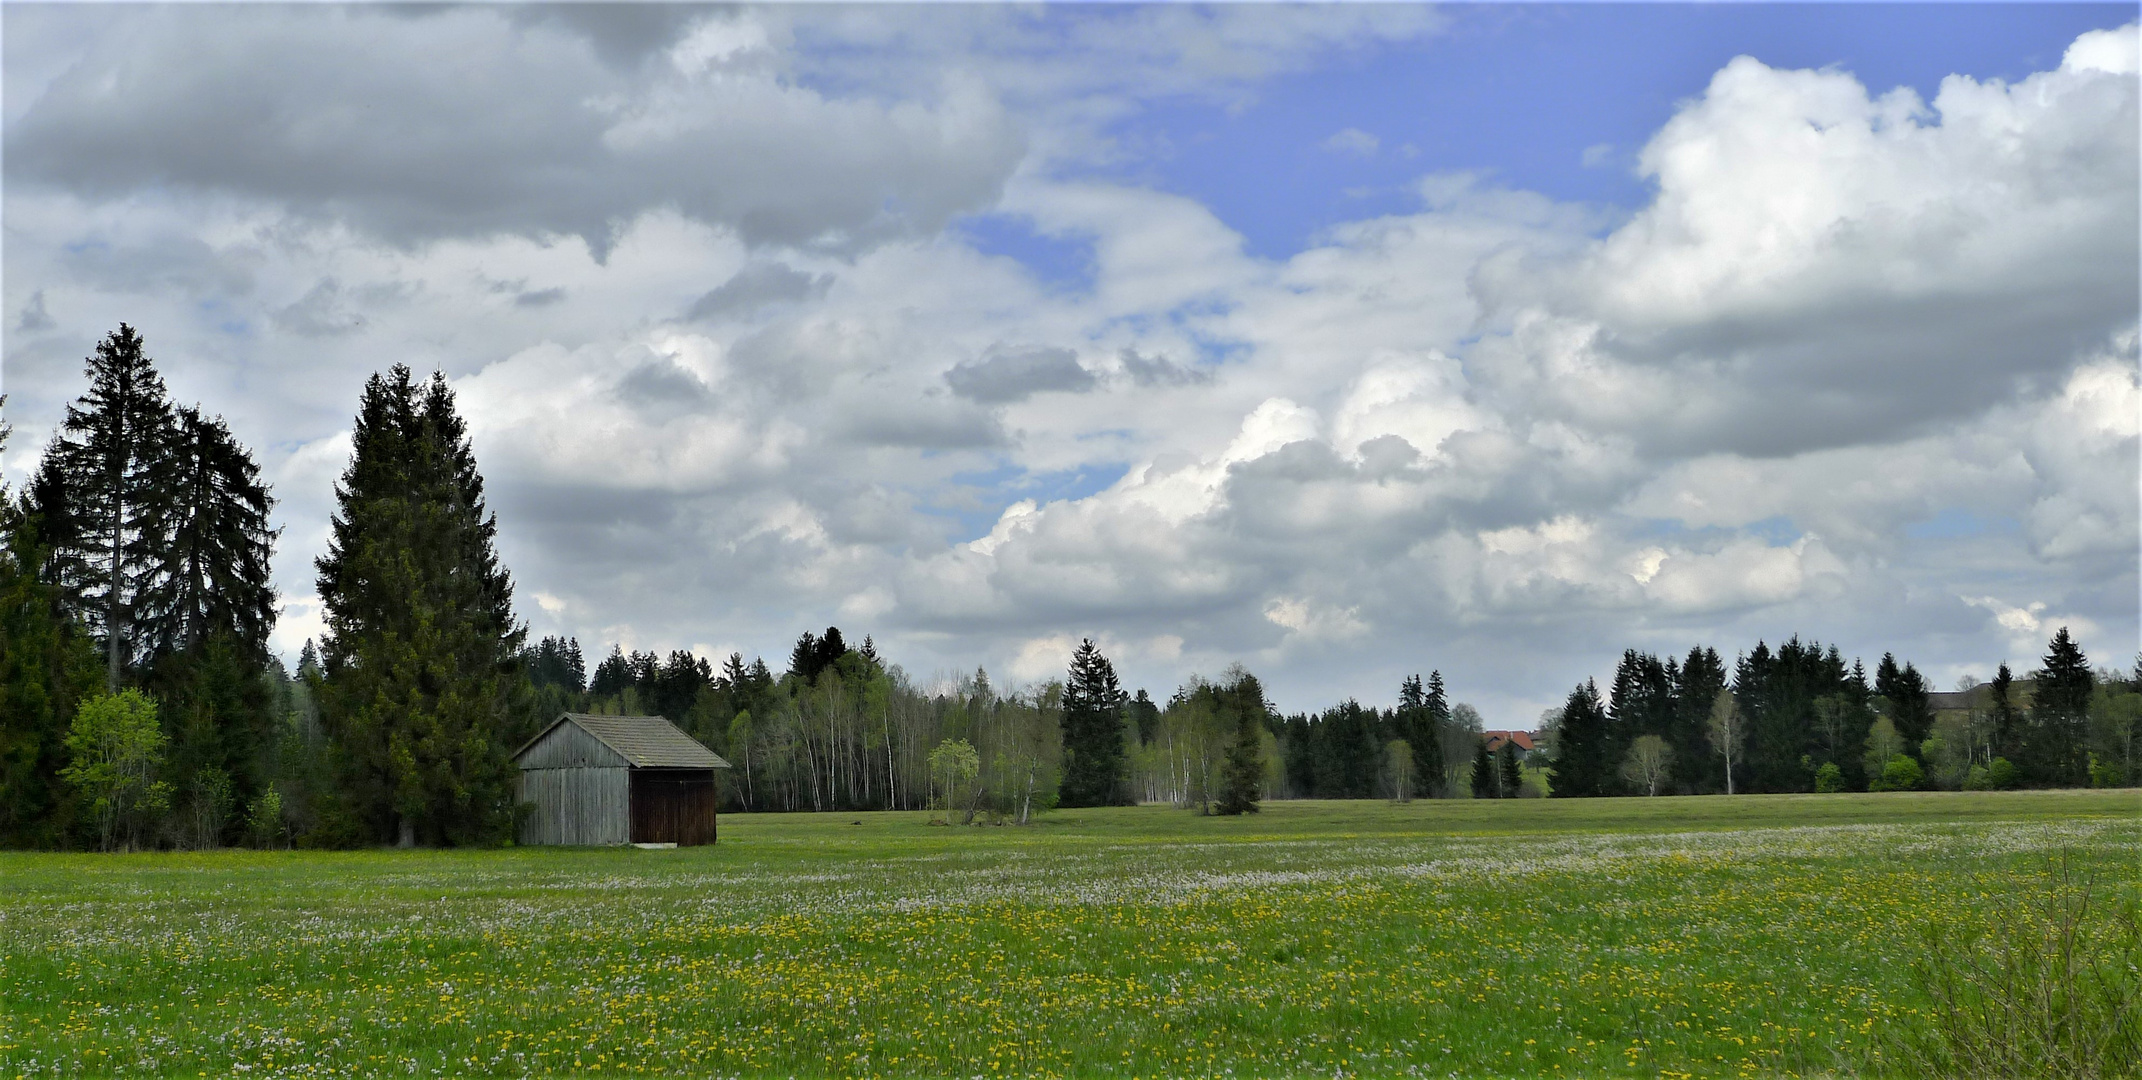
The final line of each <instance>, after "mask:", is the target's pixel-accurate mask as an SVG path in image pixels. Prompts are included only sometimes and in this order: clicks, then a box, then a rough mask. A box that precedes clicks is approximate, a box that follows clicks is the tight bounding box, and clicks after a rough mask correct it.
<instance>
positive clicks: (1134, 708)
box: [1124, 686, 1160, 744]
mask: <svg viewBox="0 0 2142 1080" xmlns="http://www.w3.org/2000/svg"><path fill="white" fill-rule="evenodd" d="M1124 711H1125V712H1126V713H1128V714H1129V716H1130V723H1131V728H1132V729H1133V730H1135V731H1136V732H1137V733H1138V741H1139V742H1140V743H1141V744H1142V743H1150V742H1152V741H1153V735H1154V733H1156V732H1158V731H1159V730H1160V705H1159V704H1158V703H1156V702H1155V701H1154V700H1153V699H1152V698H1150V697H1148V696H1146V693H1145V688H1144V687H1142V686H1141V687H1139V688H1138V693H1137V695H1136V696H1134V697H1132V698H1131V700H1130V704H1128V705H1126V706H1124Z"/></svg>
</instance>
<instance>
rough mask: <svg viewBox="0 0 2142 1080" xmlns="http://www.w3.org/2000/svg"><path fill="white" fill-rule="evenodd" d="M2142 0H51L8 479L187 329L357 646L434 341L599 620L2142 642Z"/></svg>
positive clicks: (183, 338)
mask: <svg viewBox="0 0 2142 1080" xmlns="http://www.w3.org/2000/svg"><path fill="white" fill-rule="evenodd" d="M2136 11H2137V9H2136V7H2135V6H2134V5H2038V4H2032V5H1980V4H1966V5H1950V4H1940V5H1937V4H1924V5H1919V4H1912V5H1852V4H1813V5H1742V4H1717V5H1592V4H1579V5H1570V6H1553V5H1529V4H1528V5H1496V6H1458V7H1448V8H1427V7H1421V6H1411V5H1399V4H1374V5H1370V4H1350V5H1332V6H1279V5H1249V4H1243V5H1222V6H1217V7H1209V8H1207V7H1190V6H1186V5H1132V4H1110V5H1065V6H1038V7H1037V6H1021V7H997V6H987V5H965V4H962V5H923V6H913V7H908V6H893V5H862V6H833V5H827V6H813V5H796V6H780V7H748V6H746V7H722V8H715V7H697V6H689V5H644V6H642V5H555V6H533V5H530V6H516V5H474V6H466V7H453V6H436V7H435V6H424V7H403V6H394V7H388V6H367V5H357V6H349V7H342V6H329V5H311V4H293V5H280V4H262V5H248V6H243V7H234V6H223V5H15V4H11V5H6V6H5V7H4V8H0V20H4V25H5V40H4V48H5V56H4V57H0V61H4V62H0V78H4V79H5V93H4V95H0V105H4V110H5V112H4V122H5V137H6V155H5V168H6V173H5V180H6V186H5V189H4V203H0V211H4V223H5V226H6V241H7V242H6V244H5V246H4V249H0V260H4V265H0V270H4V281H0V291H4V296H0V303H4V310H0V313H4V320H5V321H4V322H0V353H4V355H0V360H4V363H5V372H6V379H7V382H6V389H7V392H8V395H9V398H8V406H7V407H8V418H9V420H10V421H11V422H12V423H13V424H14V425H15V430H16V433H17V434H16V438H15V443H14V444H13V446H12V448H11V452H10V453H9V455H8V458H7V460H6V462H5V463H4V470H0V471H4V475H5V476H6V477H7V478H8V479H9V480H11V481H15V482H19V481H20V479H21V478H22V476H23V475H24V474H25V472H26V470H27V469H29V468H30V467H32V466H33V465H34V462H35V452H36V448H37V447H39V446H41V445H42V444H43V441H44V439H45V438H46V437H47V436H48V434H49V432H50V429H51V426H52V425H53V424H54V423H56V422H57V419H58V417H59V416H60V415H61V414H62V410H63V408H64V405H65V403H66V401H67V400H68V399H70V398H72V397H73V396H74V395H75V394H77V393H79V385H78V383H79V378H80V362H81V357H82V356H83V355H84V354H85V353H86V352H87V351H88V350H89V348H90V347H91V345H92V344H93V342H94V341H95V340H96V339H97V337H98V336H100V335H101V334H102V333H103V332H105V331H107V330H109V329H110V328H111V327H112V326H113V325H114V324H116V323H117V322H118V321H119V320H121V319H125V320H127V321H129V322H131V323H133V324H135V325H136V326H138V327H140V328H141V330H142V332H143V333H144V335H145V336H146V338H147V340H148V342H149V344H150V347H151V353H152V355H154V356H155V357H156V358H157V360H158V362H159V364H160V365H161V366H162V368H163V370H164V371H165V373H166V376H167V379H168V381H169V382H170V384H171V386H172V389H173V392H174V395H175V396H176V397H178V398H179V399H180V400H181V401H187V402H192V401H198V402H200V403H202V404H203V405H204V406H206V407H207V408H208V409H209V410H210V411H211V412H216V413H220V414H223V415H224V416H226V417H227V419H228V420H229V422H230V424H231V427H232V429H233V430H234V431H235V432H236V433H237V434H238V435H239V437H240V438H241V439H242V440H245V441H246V442H248V443H249V444H250V445H251V446H253V447H255V448H256V450H257V451H258V453H259V455H260V457H261V459H262V466H263V469H264V472H265V474H266V475H267V476H268V478H269V479H270V480H271V481H272V483H273V484H274V488H275V495H276V498H277V499H278V510H277V514H278V523H279V524H280V525H281V526H282V528H283V533H282V539H281V542H280V545H279V548H278V552H277V558H276V575H277V577H276V581H277V586H278V588H279V589H280V590H281V592H282V603H283V616H282V620H281V623H280V624H279V626H278V629H277V633H276V639H275V640H276V642H277V644H278V646H279V647H281V648H284V649H285V650H286V651H288V652H291V653H294V652H295V651H296V649H297V647H298V645H299V644H300V643H302V642H303V641H304V640H305V638H306V637H308V636H312V635H316V634H318V633H319V632H320V631H321V626H322V623H321V609H320V605H319V601H318V599H317V597H316V596H314V595H313V591H314V585H313V580H312V577H313V574H312V569H311V560H312V559H313V557H314V556H316V555H317V554H318V553H319V552H320V550H321V549H322V546H323V545H324V540H325V525H326V521H327V518H328V515H329V513H330V512H331V510H332V498H333V495H332V492H333V480H334V477H335V475H336V474H337V473H338V472H339V471H340V469H341V468H342V465H343V463H344V462H345V461H346V460H347V454H348V443H347V439H348V427H349V423H350V417H351V413H352V411H353V409H354V405H355V401H356V392H357V389H358V387H359V386H360V385H361V384H362V382H363V380H364V378H365V377H366V376H367V375H368V374H370V373H371V372H372V371H375V370H377V369H378V368H380V367H381V366H383V365H385V364H387V363H391V362H394V361H407V362H410V363H412V364H414V365H416V366H418V367H420V368H429V367H433V366H436V367H437V368H439V369H440V370H442V371H444V372H445V373H446V374H447V376H448V377H449V378H450V379H451V380H452V381H453V383H454V385H455V387H456V391H457V393H458V394H459V395H460V400H461V402H462V405H463V408H464V411H465V412H466V413H467V414H468V416H469V418H470V424H471V430H472V432H473V433H474V438H475V443H476V452H477V455H478V460H479V462H480V464H481V465H482V466H483V468H484V470H485V475H486V477H487V480H488V482H489V483H488V490H489V491H490V492H491V494H492V498H493V499H494V501H495V503H494V504H495V507H496V509H497V510H498V512H499V515H500V521H501V534H500V536H501V541H500V542H501V545H502V548H503V550H504V554H505V557H506V560H507V563H508V565H509V566H510V567H511V568H512V569H513V571H514V574H515V578H516V581H517V582H519V585H520V592H519V594H518V599H519V611H520V614H521V615H522V616H523V617H524V618H526V619H528V621H529V623H530V625H531V628H532V629H533V630H534V632H536V633H538V634H548V633H562V634H572V635H575V636H578V637H579V638H580V639H581V640H582V642H583V644H584V645H586V646H587V647H588V648H589V650H590V651H596V652H600V651H605V650H606V648H607V645H608V644H609V643H610V642H618V643H621V644H623V645H624V646H625V647H627V648H648V649H655V650H658V651H667V650H669V649H673V648H687V649H692V650H695V651H698V652H701V653H703V654H705V655H708V656H712V657H720V656H725V655H726V654H727V653H728V652H729V651H731V650H738V651H742V652H743V653H745V655H746V656H751V655H760V654H763V655H766V656H768V657H772V658H774V659H775V660H776V661H778V659H779V658H780V657H781V656H784V655H786V653H787V649H788V643H789V642H791V641H793V640H794V637H795V635H796V634H797V633H798V632H800V631H801V630H802V629H805V628H810V629H814V630H815V629H820V628H823V627H824V626H826V625H828V624H838V625H839V626H841V627H842V628H843V630H844V631H846V632H848V633H849V636H850V637H851V638H860V637H861V636H863V635H864V634H870V635H872V636H873V637H874V638H875V639H876V640H877V641H878V642H879V643H880V645H881V647H882V649H883V650H884V651H885V652H886V653H887V654H888V655H890V656H892V657H893V658H894V659H895V660H897V661H899V662H900V663H901V664H903V665H904V666H905V667H906V668H907V669H908V670H909V671H910V672H912V673H913V674H915V675H916V677H917V678H918V679H922V678H927V677H928V676H929V675H930V673H932V672H968V671H972V670H973V668H974V667H975V666H977V665H978V664H979V665H984V666H987V667H988V669H989V670H990V671H991V672H992V674H993V675H995V676H997V677H998V679H999V681H1000V682H1001V683H1005V684H1007V685H1020V684H1025V683H1030V682H1032V681H1033V680H1037V679H1043V678H1048V677H1050V676H1052V675H1054V674H1057V673H1060V672H1061V670H1062V666H1063V663H1064V661H1065V660H1066V659H1067V657H1068V655H1069V653H1070V650H1071V649H1072V648H1073V647H1075V646H1076V644H1077V641H1078V640H1079V639H1080V638H1081V637H1085V636H1093V637H1095V638H1096V639H1097V640H1099V641H1100V642H1101V643H1102V644H1103V646H1104V648H1105V649H1106V650H1107V651H1108V652H1109V654H1110V655H1111V656H1112V657H1113V658H1114V659H1115V660H1116V662H1117V664H1118V666H1119V668H1120V669H1121V670H1122V671H1123V672H1124V675H1125V678H1126V680H1127V681H1128V682H1129V683H1130V684H1131V685H1134V686H1144V687H1147V688H1149V689H1150V690H1152V691H1153V692H1154V694H1155V695H1156V696H1160V697H1164V696H1165V695H1166V693H1167V692H1168V691H1169V690H1170V689H1172V687H1174V686H1175V685H1179V684H1180V682H1181V681H1182V680H1183V679H1186V678H1188V677H1190V676H1191V675H1193V674H1199V673H1203V674H1211V673H1213V672H1216V671H1219V670H1221V669H1223V668H1224V667H1226V666H1227V665H1228V664H1229V663H1232V662H1237V661H1240V662H1242V663H1244V664H1246V665H1247V666H1249V667H1250V669H1251V670H1253V671H1256V672H1257V673H1258V674H1259V675H1260V677H1262V678H1264V679H1265V682H1266V684H1267V686H1268V687H1270V688H1272V691H1273V692H1274V694H1275V695H1276V697H1277V698H1278V700H1279V701H1280V703H1281V704H1282V706H1284V707H1286V708H1289V709H1292V708H1308V707H1314V706H1318V705H1322V704H1328V703H1330V702H1332V701H1336V700H1340V699H1343V698H1345V697H1348V696H1352V697H1357V698H1359V699H1360V700H1362V701H1364V702H1372V703H1388V702H1389V700H1390V699H1391V696H1392V695H1393V694H1395V692H1396V688H1397V686H1398V685H1399V682H1400V680H1401V679H1402V678H1403V677H1404V676H1406V675H1408V674H1411V673H1414V672H1421V671H1426V670H1430V669H1440V670H1442V671H1443V672H1444V674H1445V676H1446V678H1447V679H1448V680H1449V681H1450V683H1451V685H1452V688H1453V692H1454V693H1455V694H1456V695H1457V697H1458V698H1459V699H1460V700H1465V701H1470V702H1472V703H1474V704H1476V705H1478V706H1479V707H1481V708H1482V710H1483V711H1484V712H1485V713H1486V714H1487V716H1488V718H1489V720H1490V726H1523V725H1525V724H1528V723H1530V722H1531V721H1532V719H1533V718H1534V717H1536V716H1537V714H1538V710H1539V708H1541V707H1542V706H1544V705H1546V704H1548V703H1551V702H1553V701H1557V700H1559V699H1560V698H1561V696H1562V695H1563V694H1564V693H1566V691H1567V688H1568V687H1569V686H1570V685H1571V684H1572V683H1573V682H1575V681H1578V680H1581V679H1582V678H1585V677H1588V676H1604V675H1606V674H1607V673H1608V672H1610V671H1611V668H1612V664H1613V662H1614V660H1615V658H1616V657H1617V656H1618V655H1619V654H1620V652H1621V650H1622V649H1624V648H1629V647H1635V648H1645V649H1655V650H1659V651H1672V652H1677V653H1678V652H1685V651H1686V649H1687V648H1688V647H1689V646H1690V645H1692V644H1695V643H1698V642H1701V643H1705V644H1710V645H1714V646H1716V647H1718V648H1720V649H1721V650H1722V651H1724V652H1726V653H1727V654H1728V655H1730V654H1732V653H1733V652H1735V651H1736V650H1739V649H1744V648H1747V647H1750V646H1752V644H1753V643H1754V641H1755V640H1756V639H1758V638H1764V639H1769V640H1773V641H1774V640H1777V639H1779V638H1782V637H1785V636H1788V635H1792V634H1800V635H1803V636H1804V637H1811V638H1815V639H1819V640H1821V641H1823V642H1825V643H1828V642H1835V643H1837V644H1838V645H1839V646H1840V647H1841V648H1843V649H1844V650H1845V652H1846V653H1847V654H1848V655H1856V656H1862V657H1865V658H1868V659H1869V660H1870V662H1871V660H1872V659H1873V658H1877V657H1879V656H1880V655H1881V653H1883V652H1885V651H1894V652H1896V653H1897V654H1898V655H1899V656H1901V657H1904V658H1907V659H1912V660H1914V661H1916V662H1918V663H1919V664H1920V665H1921V666H1922V667H1923V668H1925V669H1926V670H1928V671H1929V672H1930V673H1931V674H1933V676H1934V677H1935V679H1936V681H1937V682H1939V683H1940V684H1942V685H1949V684H1950V683H1951V682H1953V681H1954V680H1955V679H1958V678H1961V677H1964V676H1968V675H1973V674H1976V675H1979V676H1983V675H1985V674H1987V673H1989V672H1990V671H1991V670H1992V667H1993V665H1994V664H1996V663H1999V662H2001V661H2002V660H2008V661H2010V662H2012V663H2015V664H2017V665H2018V666H2023V667H2027V666H2028V665H2029V664H2031V663H2034V662H2035V655H2036V653H2037V652H2039V651H2042V648H2043V642H2044V640H2045V638H2046V637H2047V636H2049V635H2050V633H2051V632H2052V630H2053V629H2054V628H2056V627H2058V626H2063V625H2065V626H2070V627H2072V628H2073V629H2074V631H2075V633H2076V634H2077V636H2078V638H2079V639H2080V640H2081V641H2082V642H2083V643H2084V645H2085V647H2086V649H2088V650H2090V653H2091V655H2092V656H2093V657H2094V658H2096V659H2098V660H2100V661H2104V662H2113V661H2116V660H2119V659H2121V658H2123V657H2125V656H2127V655H2129V654H2131V653H2132V651H2133V650H2134V649H2135V647H2136V645H2137V638H2138V636H2142V601H2138V596H2142V584H2138V576H2142V575H2138V573H2137V565H2136V553H2137V548H2138V546H2142V526H2138V519H2142V505H2138V503H2142V498H2138V491H2142V476H2138V469H2137V463H2138V460H2142V458H2138V454H2142V431H2138V430H2137V429H2138V428H2142V377H2138V372H2137V360H2136V348H2137V318H2138V312H2137V302H2136V298H2137V295H2138V292H2142V271H2138V264H2142V257H2138V250H2137V249H2138V239H2137V236H2138V233H2142V225H2138V222H2137V218H2138V207H2142V193H2138V187H2142V182H2138V180H2137V173H2138V171H2142V166H2138V159H2142V152H2138V150H2137V132H2138V128H2142V123H2138V121H2137V109H2138V105H2137V99H2138V97H2142V86H2138V77H2137V68H2138V67H2142V61H2138V60H2137V52H2138V46H2137V44H2136V41H2135V29H2134V26H2135V16H2136ZM1743 56H1745V57H1751V58H1752V61H1738V60H1736V59H1735V58H1736V57H1743ZM204 58H205V59H204ZM1951 75H1958V76H1961V77H1962V78H1961V80H1960V81H1958V82H1957V83H1956V84H1955V85H1954V93H1953V94H1952V95H1951V96H1950V97H1949V98H1947V99H1944V100H1943V101H1942V102H1939V103H1937V102H1936V100H1935V97H1936V94H1937V93H1938V92H1939V91H1940V89H1941V86H1942V81H1943V79H1944V78H1946V77H1948V76H1951ZM1899 86H1904V87H1909V88H1911V89H1912V90H1913V91H1915V92H1916V93H1917V94H1918V96H1919V98H1920V99H1921V105H1922V109H1921V111H1920V112H1918V113H1917V114H1915V115H1901V114H1898V113H1897V112H1896V111H1895V110H1894V109H1893V108H1892V107H1891V106H1890V105H1888V104H1885V103H1884V101H1883V98H1882V95H1884V94H1886V93H1888V92H1889V91H1890V90H1892V89H1893V88H1895V87H1899ZM234 115H243V116H247V117H250V118H251V120H250V121H249V122H248V123H244V124H234V123H232V122H231V121H230V118H231V117H232V116H234ZM323 133H332V137H322V136H323ZM1646 147H1650V148H1652V151H1653V153H1654V154H1655V155H1656V156H1657V159H1658V160H1659V161H1660V162H1662V163H1663V168H1662V171H1661V172H1660V173H1659V174H1658V175H1656V176H1648V177H1647V176H1640V175H1638V171H1637V164H1636V163H1637V160H1638V155H1639V154H1640V153H1642V152H1643V151H1644V150H1645V148H1646ZM1461 176H1464V177H1471V178H1472V180H1471V181H1470V186H1467V185H1465V184H1462V183H1458V182H1457V181H1456V180H1455V179H1454V178H1456V177H1461ZM1431 190H1432V191H1433V192H1435V193H1436V194H1435V196H1434V197H1433V198H1430V197H1428V194H1427V193H1428V192H1430V191H1431ZM1512 192H1516V193H1523V194H1522V195H1519V196H1512V195H1510V194H1509V193H1512ZM234 328H237V329H238V330H241V331H242V332H234Z"/></svg>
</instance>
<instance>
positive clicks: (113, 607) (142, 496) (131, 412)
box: [35, 323, 171, 693]
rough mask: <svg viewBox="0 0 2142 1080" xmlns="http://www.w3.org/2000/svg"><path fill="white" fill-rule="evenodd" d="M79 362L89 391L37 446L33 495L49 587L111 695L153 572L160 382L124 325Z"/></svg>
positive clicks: (129, 658)
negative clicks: (89, 646) (93, 647)
mask: <svg viewBox="0 0 2142 1080" xmlns="http://www.w3.org/2000/svg"><path fill="white" fill-rule="evenodd" d="M86 364H87V373H88V375H89V390H88V391H87V392H86V393H84V394H83V395H82V397H81V399H80V400H79V401H77V402H75V403H73V404H70V405H68V406H67V419H66V422H65V423H64V424H63V425H62V427H61V429H60V432H59V434H58V435H57V436H56V437H55V438H54V439H53V441H52V446H51V448H50V449H48V450H47V451H46V452H45V458H44V462H43V464H42V465H41V466H40V469H39V477H38V482H37V485H36V488H35V494H36V498H37V501H38V506H37V507H36V510H37V513H38V516H39V517H40V518H41V519H42V527H43V529H42V531H43V539H44V541H45V543H46V544H48V545H49V546H50V556H49V559H48V562H47V566H48V573H49V574H50V577H49V578H48V580H50V581H51V582H52V583H53V584H55V585H57V586H59V587H60V588H61V589H62V590H63V592H62V595H63V597H64V600H65V603H66V607H67V612H68V614H69V615H70V617H72V618H73V619H74V620H75V622H76V623H77V624H78V625H80V626H82V627H84V628H85V629H86V630H88V631H89V632H90V633H91V634H92V635H94V636H96V637H98V638H100V639H101V644H102V646H103V652H104V661H105V676H104V679H105V690H106V692H108V693H116V692H117V691H118V689H119V684H120V680H121V677H122V676H123V675H124V673H125V671H126V669H127V667H128V666H129V665H131V664H132V663H134V662H135V660H136V659H138V658H139V656H140V655H141V654H142V652H143V648H142V645H141V643H140V642H139V641H138V640H137V639H136V638H137V636H136V634H135V631H134V627H133V626H132V615H133V611H134V605H135V602H136V600H137V598H138V595H139V593H140V592H141V590H142V587H143V586H144V585H145V584H146V583H147V582H148V581H149V579H150V578H151V576H152V575H153V574H154V573H155V572H156V569H157V567H156V558H155V556H156V552H157V549H158V547H159V546H160V545H159V539H160V538H159V537H158V536H157V535H156V528H157V518H158V517H159V514H158V507H157V502H158V495H159V493H160V492H159V489H160V488H161V487H162V486H163V484H164V476H163V474H162V472H161V469H162V467H163V464H164V455H165V451H166V447H167V444H168V443H169V441H170V431H171V405H170V402H169V400H168V399H167V398H166V396H165V392H164V381H163V379H162V377H161V376H159V375H157V374H156V366H155V363H154V362H153V361H151V360H150V359H149V357H148V356H147V355H146V354H145V353H144V352H143V351H142V340H141V335H140V334H138V333H136V332H135V331H134V328H133V327H131V326H128V325H126V324H125V323H121V324H119V329H117V330H114V331H112V332H111V333H110V334H107V335H105V337H104V340H102V341H100V342H98V343H97V347H96V351H95V352H94V353H92V354H91V355H90V357H89V358H88V360H87V361H86Z"/></svg>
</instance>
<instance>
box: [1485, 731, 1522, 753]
mask: <svg viewBox="0 0 2142 1080" xmlns="http://www.w3.org/2000/svg"><path fill="white" fill-rule="evenodd" d="M1480 735H1481V737H1482V738H1485V739H1486V740H1487V748H1488V753H1490V754H1493V753H1496V752H1498V751H1500V750H1501V749H1502V744H1504V743H1506V742H1510V743H1516V744H1517V748H1518V749H1519V750H1522V751H1524V752H1525V753H1528V754H1529V753H1531V752H1532V749H1533V746H1532V733H1531V732H1529V731H1483V732H1481V733H1480Z"/></svg>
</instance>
